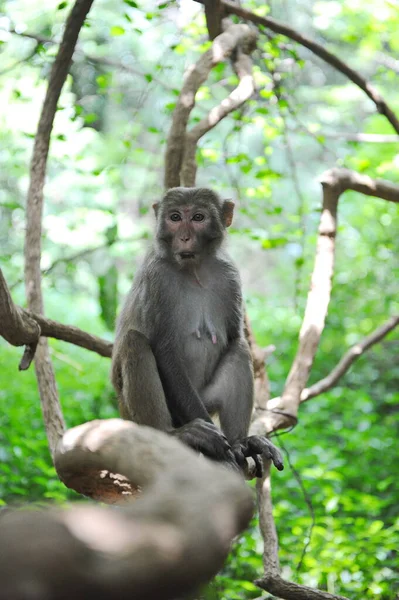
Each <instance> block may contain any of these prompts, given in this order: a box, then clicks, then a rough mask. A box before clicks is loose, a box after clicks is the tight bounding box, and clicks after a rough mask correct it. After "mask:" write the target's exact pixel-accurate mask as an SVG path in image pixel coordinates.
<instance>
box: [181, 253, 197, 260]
mask: <svg viewBox="0 0 399 600" xmlns="http://www.w3.org/2000/svg"><path fill="white" fill-rule="evenodd" d="M179 256H180V258H181V259H182V260H189V259H193V258H195V253H194V252H180V253H179Z"/></svg>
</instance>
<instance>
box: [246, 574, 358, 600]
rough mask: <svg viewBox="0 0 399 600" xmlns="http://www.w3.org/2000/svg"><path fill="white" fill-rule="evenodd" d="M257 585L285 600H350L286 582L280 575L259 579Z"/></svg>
mask: <svg viewBox="0 0 399 600" xmlns="http://www.w3.org/2000/svg"><path fill="white" fill-rule="evenodd" d="M255 583H256V585H258V586H259V587H260V588H262V589H263V590H265V591H266V592H269V594H272V595H273V596H275V597H276V598H283V599H284V600H348V598H346V596H337V595H336V594H329V593H328V592H324V591H323V590H316V589H314V588H311V587H308V586H307V585H300V584H299V583H293V582H292V581H286V580H285V579H283V578H282V577H281V576H280V575H276V576H269V575H267V576H265V577H262V579H258V580H257V581H256V582H255Z"/></svg>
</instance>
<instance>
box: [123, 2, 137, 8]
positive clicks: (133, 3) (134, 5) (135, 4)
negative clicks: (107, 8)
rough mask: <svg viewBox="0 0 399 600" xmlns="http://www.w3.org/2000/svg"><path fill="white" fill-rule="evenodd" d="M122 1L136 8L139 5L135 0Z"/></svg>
mask: <svg viewBox="0 0 399 600" xmlns="http://www.w3.org/2000/svg"><path fill="white" fill-rule="evenodd" d="M123 2H124V3H125V4H127V5H128V6H131V7H132V8H138V7H139V5H138V4H137V2H134V1H133V0H123Z"/></svg>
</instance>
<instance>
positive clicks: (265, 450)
mask: <svg viewBox="0 0 399 600" xmlns="http://www.w3.org/2000/svg"><path fill="white" fill-rule="evenodd" d="M202 398H203V401H204V404H205V406H206V407H207V409H208V410H209V412H210V413H211V414H215V413H217V414H218V416H219V419H220V425H221V428H222V431H223V433H224V434H225V435H226V437H227V439H228V441H229V442H230V444H231V446H232V449H233V452H234V454H235V457H236V460H237V462H238V464H240V465H241V467H242V468H243V470H244V472H245V471H246V465H247V462H246V459H247V458H249V457H251V458H252V459H253V460H254V462H255V471H256V476H257V477H261V476H262V472H263V466H262V461H261V459H260V457H263V458H265V459H270V460H272V461H273V463H274V464H275V466H276V467H277V469H279V470H281V469H282V468H283V460H282V457H281V454H280V452H279V450H278V449H277V448H276V447H275V446H274V445H273V444H272V442H271V441H270V440H268V439H267V438H266V437H264V436H250V437H247V436H248V430H249V425H250V422H251V415H252V408H253V370H252V360H251V356H250V354H249V349H248V347H247V345H246V343H245V342H243V341H242V340H239V341H237V342H235V343H234V344H233V345H231V346H230V348H229V350H228V352H227V353H226V354H225V355H224V356H223V358H222V360H221V361H220V363H219V365H218V367H217V369H216V371H215V373H214V375H213V378H212V381H211V382H210V383H209V384H208V385H207V386H206V388H205V389H204V390H203V392H202Z"/></svg>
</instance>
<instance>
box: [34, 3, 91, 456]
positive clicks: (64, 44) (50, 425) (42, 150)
mask: <svg viewBox="0 0 399 600" xmlns="http://www.w3.org/2000/svg"><path fill="white" fill-rule="evenodd" d="M92 3H93V0H76V2H75V4H74V6H73V8H72V10H71V12H70V14H69V17H68V20H67V22H66V25H65V30H64V35H63V38H62V41H61V44H60V47H59V50H58V53H57V56H56V59H55V61H54V64H53V67H52V69H51V73H50V79H49V84H48V88H47V92H46V97H45V99H44V103H43V108H42V112H41V115H40V119H39V125H38V129H37V133H36V137H35V144H34V148H33V155H32V162H31V168H30V184H29V191H28V198H27V205H26V236H25V285H26V294H27V300H28V306H29V308H30V309H31V310H32V311H34V312H36V313H38V314H42V313H43V312H44V306H43V297H42V289H41V273H40V256H41V236H42V212H43V187H44V180H45V176H46V165H47V156H48V152H49V147H50V136H51V131H52V128H53V122H54V116H55V112H56V110H57V104H58V100H59V97H60V94H61V90H62V87H63V85H64V82H65V79H66V77H67V74H68V70H69V67H70V64H71V60H72V55H73V52H74V49H75V45H76V42H77V39H78V35H79V32H80V29H81V27H82V25H83V23H84V21H85V18H86V16H87V13H88V12H89V10H90V8H91V5H92ZM32 356H33V352H30V354H29V358H30V359H31V357H32ZM35 370H36V377H37V380H38V385H39V392H40V400H41V404H42V410H43V416H44V421H45V425H46V431H47V437H48V440H49V446H50V452H51V454H52V455H53V454H54V450H55V446H56V443H57V441H58V440H59V438H60V437H61V436H62V434H63V432H64V430H65V423H64V418H63V415H62V410H61V406H60V403H59V399H58V392H57V387H56V382H55V376H54V371H53V367H52V364H51V359H50V353H49V348H48V343H47V340H45V339H44V338H41V339H40V341H39V344H38V346H37V350H36V357H35Z"/></svg>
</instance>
